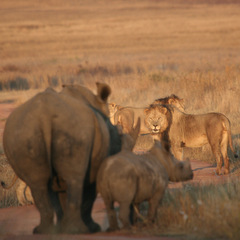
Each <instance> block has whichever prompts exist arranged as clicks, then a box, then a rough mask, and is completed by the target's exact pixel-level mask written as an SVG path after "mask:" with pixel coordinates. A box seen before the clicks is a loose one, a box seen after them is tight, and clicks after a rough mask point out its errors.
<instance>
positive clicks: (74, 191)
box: [61, 178, 89, 234]
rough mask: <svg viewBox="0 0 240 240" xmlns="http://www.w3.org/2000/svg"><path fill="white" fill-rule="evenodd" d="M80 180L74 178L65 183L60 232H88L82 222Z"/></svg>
mask: <svg viewBox="0 0 240 240" xmlns="http://www.w3.org/2000/svg"><path fill="white" fill-rule="evenodd" d="M81 182H82V181H81V180H80V179H78V178H75V180H74V181H73V182H69V183H68V182H67V199H66V206H65V208H64V216H63V219H62V221H61V232H62V233H68V234H79V233H87V232H89V230H88V228H87V226H86V225H85V223H84V222H83V220H82V217H81V214H79V212H81V211H80V210H81V203H82V192H83V188H82V184H81Z"/></svg>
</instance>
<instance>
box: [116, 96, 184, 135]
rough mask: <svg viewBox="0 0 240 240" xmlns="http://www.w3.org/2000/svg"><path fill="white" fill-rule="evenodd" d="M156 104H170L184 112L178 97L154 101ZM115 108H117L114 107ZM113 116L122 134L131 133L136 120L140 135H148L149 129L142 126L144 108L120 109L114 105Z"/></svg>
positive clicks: (182, 102) (181, 101)
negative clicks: (139, 122) (138, 121)
mask: <svg viewBox="0 0 240 240" xmlns="http://www.w3.org/2000/svg"><path fill="white" fill-rule="evenodd" d="M154 103H157V104H172V105H174V106H176V107H177V108H179V109H180V110H182V111H184V101H183V99H180V98H179V97H178V96H176V95H174V94H172V95H170V96H168V97H165V98H159V99H156V100H155V101H154ZM116 106H117V107H116ZM116 106H115V109H116V108H117V110H116V111H115V114H114V123H113V124H115V125H121V126H122V128H123V132H124V133H129V132H130V131H132V129H133V127H134V126H136V122H137V119H138V118H140V119H141V122H142V124H141V129H140V133H141V134H146V133H149V129H148V128H147V126H146V125H145V124H144V118H145V116H144V110H145V108H136V107H121V106H119V105H116Z"/></svg>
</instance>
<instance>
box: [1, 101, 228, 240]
mask: <svg viewBox="0 0 240 240" xmlns="http://www.w3.org/2000/svg"><path fill="white" fill-rule="evenodd" d="M13 109H14V105H12V104H6V103H4V104H3V103H0V136H1V137H2V132H3V128H4V124H5V119H6V118H7V116H8V115H9V114H10V112H11V111H12V110H13ZM191 165H192V169H193V171H194V179H193V180H191V181H188V183H190V184H208V183H213V182H214V183H216V184H217V183H221V182H224V181H227V180H229V179H230V178H231V175H229V176H224V175H221V176H217V175H215V167H213V166H211V165H210V164H208V163H205V162H200V161H194V160H192V161H191ZM182 184H183V183H170V184H169V188H178V187H181V186H182ZM93 218H94V220H95V221H96V222H98V223H99V224H100V225H101V227H102V230H103V231H104V230H105V229H106V228H107V218H106V211H105V206H104V203H103V200H102V198H101V197H100V196H98V198H97V199H96V201H95V204H94V208H93ZM39 221H40V217H39V213H38V211H37V209H36V207H35V206H34V205H31V206H22V207H10V208H5V209H0V239H8V240H9V239H18V240H20V239H21V240H33V239H34V240H35V239H36V240H38V239H41V240H42V239H53V240H54V239H58V240H61V239H64V240H65V239H82V240H85V239H86V240H87V239H89V240H93V239H99V240H100V239H113V240H114V239H116V240H129V239H153V240H154V239H161V240H164V239H166V240H167V239H168V240H170V239H176V238H168V237H153V236H148V235H144V236H142V235H141V236H139V235H138V234H137V233H134V234H130V235H129V234H127V233H124V232H121V231H119V232H115V233H105V232H102V233H97V234H91V235H90V234H84V235H74V236H70V235H59V236H47V235H32V230H33V228H34V227H35V226H36V225H38V224H39ZM177 239H178V240H179V239H185V238H184V237H178V238H177Z"/></svg>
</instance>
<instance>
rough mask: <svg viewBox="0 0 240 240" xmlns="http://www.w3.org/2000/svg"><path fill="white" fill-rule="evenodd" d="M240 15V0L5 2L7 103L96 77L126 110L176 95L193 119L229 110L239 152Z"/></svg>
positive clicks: (1, 63)
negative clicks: (192, 114)
mask: <svg viewBox="0 0 240 240" xmlns="http://www.w3.org/2000/svg"><path fill="white" fill-rule="evenodd" d="M239 12H240V3H239V1H237V0H225V1H224V0H168V1H164V0H163V1H161V0H131V1H125V0H114V1H110V0H102V1H96V0H88V1H83V0H69V1H63V0H41V1H40V0H21V1H19V0H11V1H9V0H1V4H0V103H1V102H7V101H8V100H12V99H14V100H16V103H17V104H20V103H22V102H24V101H26V100H27V99H28V98H30V97H31V96H33V95H34V94H36V93H37V92H38V91H41V90H42V89H44V88H46V87H48V86H52V87H54V88H56V89H57V90H58V89H60V88H61V84H62V83H80V84H84V85H86V86H87V87H89V88H91V89H93V90H94V91H95V82H96V81H102V82H106V83H109V84H110V86H111V88H112V95H111V97H110V101H114V102H116V103H118V104H120V105H128V106H146V105H148V104H149V103H151V102H152V101H153V100H155V99H156V98H160V97H165V96H168V95H170V94H172V93H174V94H176V95H178V96H179V97H181V98H184V100H185V105H186V112H188V113H205V112H209V111H218V112H221V113H223V114H225V115H226V116H227V117H228V118H229V119H230V121H231V123H232V133H233V142H234V147H235V148H236V150H237V151H238V153H239V149H240V147H239V146H240V140H239V134H240V124H239V117H240V113H239V110H240V104H239V103H240V94H239V93H240V14H239ZM0 108H1V104H0ZM2 121H4V119H2ZM189 151H190V154H191V156H192V157H194V158H199V159H201V160H206V161H213V157H212V155H211V152H210V151H209V149H208V147H206V148H204V149H203V150H202V149H196V150H194V151H192V150H189Z"/></svg>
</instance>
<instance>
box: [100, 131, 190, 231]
mask: <svg viewBox="0 0 240 240" xmlns="http://www.w3.org/2000/svg"><path fill="white" fill-rule="evenodd" d="M130 139H131V138H129V136H128V137H126V135H123V138H122V142H123V149H122V150H121V152H119V153H118V154H116V155H113V156H111V157H109V158H107V159H106V160H105V161H104V162H103V163H102V165H101V167H100V169H99V172H98V176H97V190H98V192H100V194H101V196H102V198H103V200H104V203H105V205H106V210H107V215H108V220H109V229H108V231H114V230H117V229H119V228H118V223H117V217H116V213H115V211H114V202H115V201H116V202H118V203H119V207H120V209H119V219H120V221H121V223H122V225H123V228H129V227H130V226H131V224H130V206H131V204H133V205H135V206H138V205H139V204H140V203H141V202H143V201H148V203H149V209H148V217H147V220H148V222H154V220H155V217H156V212H157V207H158V205H159V203H160V200H161V199H162V198H163V194H164V191H165V189H166V188H167V185H168V181H169V180H170V181H174V182H177V181H186V180H190V179H192V178H193V172H192V169H191V165H190V162H189V161H183V162H181V161H178V160H177V159H175V158H174V156H173V155H172V154H171V153H170V152H169V146H167V145H162V144H161V143H160V142H159V141H155V144H154V146H153V147H152V149H151V150H150V151H149V152H147V153H145V154H143V155H137V154H134V153H133V152H132V151H131V149H129V147H127V146H128V144H127V143H128V142H129V141H130ZM130 144H132V142H130ZM131 148H133V145H131Z"/></svg>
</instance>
